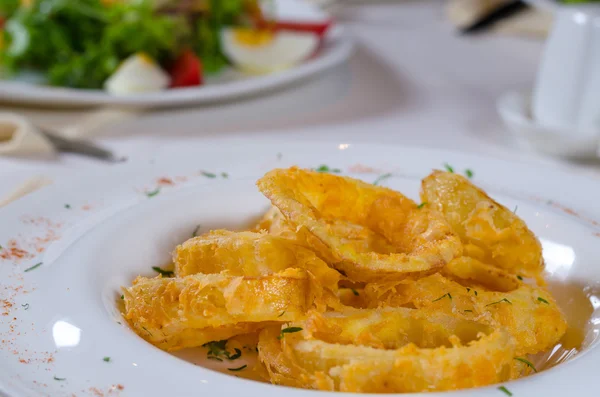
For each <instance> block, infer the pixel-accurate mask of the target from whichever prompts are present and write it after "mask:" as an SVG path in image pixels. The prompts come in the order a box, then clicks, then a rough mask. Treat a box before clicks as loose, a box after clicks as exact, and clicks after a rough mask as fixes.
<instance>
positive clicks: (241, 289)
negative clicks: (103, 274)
mask: <svg viewBox="0 0 600 397" xmlns="http://www.w3.org/2000/svg"><path fill="white" fill-rule="evenodd" d="M320 294H321V291H320V289H319V288H315V285H314V283H312V282H311V280H310V276H309V274H308V273H307V272H306V271H305V270H300V269H287V270H285V271H283V272H280V273H277V274H275V275H270V276H262V277H241V276H225V275H220V274H210V275H203V274H198V275H191V276H187V277H183V278H161V277H157V278H153V279H147V278H144V277H138V278H137V279H136V280H135V281H134V283H133V286H132V287H130V288H126V289H124V292H123V295H124V300H125V318H126V319H127V320H128V321H129V323H130V324H131V326H132V327H133V329H134V330H135V331H136V333H137V334H138V335H140V336H141V337H142V338H144V339H146V340H147V341H148V342H150V343H152V344H154V345H155V346H158V347H160V348H161V349H165V350H176V349H181V348H185V347H195V346H200V345H202V344H204V343H206V342H209V341H212V340H221V339H225V338H227V337H231V336H234V335H237V334H241V333H247V332H251V331H254V330H256V329H259V328H260V327H262V326H264V325H265V324H258V323H261V322H263V323H264V322H267V323H268V322H270V321H295V320H298V319H301V318H304V316H305V314H306V312H307V310H308V309H309V308H311V306H312V305H313V303H314V301H315V300H316V299H318V297H319V295H320ZM252 323H254V324H252Z"/></svg>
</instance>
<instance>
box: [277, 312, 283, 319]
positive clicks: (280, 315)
mask: <svg viewBox="0 0 600 397" xmlns="http://www.w3.org/2000/svg"><path fill="white" fill-rule="evenodd" d="M284 314H285V310H284V311H282V312H281V314H280V315H279V316H277V318H279V317H282V316H283V315H284Z"/></svg>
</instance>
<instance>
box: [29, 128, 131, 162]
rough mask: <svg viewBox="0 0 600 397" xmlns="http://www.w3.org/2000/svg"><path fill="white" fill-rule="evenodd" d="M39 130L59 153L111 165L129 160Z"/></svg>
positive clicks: (93, 145) (82, 141)
mask: <svg viewBox="0 0 600 397" xmlns="http://www.w3.org/2000/svg"><path fill="white" fill-rule="evenodd" d="M37 129H38V130H39V131H40V133H42V134H43V135H44V136H45V137H46V138H48V140H49V141H50V142H51V143H52V145H54V147H55V148H56V150H57V151H59V152H63V153H75V154H80V155H82V156H87V157H93V158H96V159H99V160H103V161H108V162H111V163H120V162H123V161H126V160H127V158H125V157H117V156H115V155H114V154H113V153H112V152H111V151H110V150H107V149H104V148H102V147H100V146H98V145H96V144H93V143H91V142H89V141H84V140H80V139H67V138H63V137H61V136H58V135H57V134H55V133H53V132H52V131H49V130H48V129H44V128H42V127H39V126H38V127H37Z"/></svg>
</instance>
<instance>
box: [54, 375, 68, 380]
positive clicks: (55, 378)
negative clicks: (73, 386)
mask: <svg viewBox="0 0 600 397" xmlns="http://www.w3.org/2000/svg"><path fill="white" fill-rule="evenodd" d="M54 380H60V381H63V380H67V378H58V377H57V376H56V375H54Z"/></svg>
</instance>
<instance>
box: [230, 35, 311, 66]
mask: <svg viewBox="0 0 600 397" xmlns="http://www.w3.org/2000/svg"><path fill="white" fill-rule="evenodd" d="M319 42H320V39H319V37H318V36H317V35H316V34H314V33H305V32H288V31H279V32H262V33H257V32H253V31H250V30H247V29H224V30H223V32H222V45H223V52H224V53H225V55H226V56H227V57H228V58H229V60H230V61H231V62H232V63H233V64H234V66H236V67H237V68H239V69H242V70H244V71H246V72H249V73H256V74H266V73H272V72H276V71H280V70H284V69H288V68H290V67H293V66H294V65H297V64H299V63H301V62H303V61H304V60H306V59H308V58H309V57H310V56H311V55H312V54H314V53H315V51H316V50H317V48H318V47H319Z"/></svg>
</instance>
